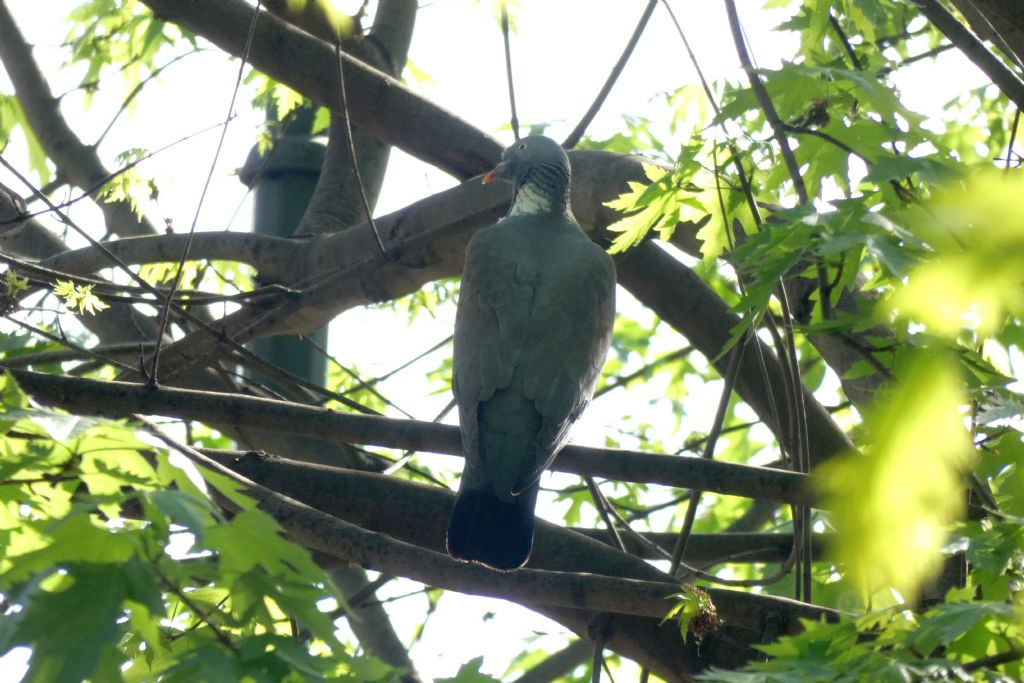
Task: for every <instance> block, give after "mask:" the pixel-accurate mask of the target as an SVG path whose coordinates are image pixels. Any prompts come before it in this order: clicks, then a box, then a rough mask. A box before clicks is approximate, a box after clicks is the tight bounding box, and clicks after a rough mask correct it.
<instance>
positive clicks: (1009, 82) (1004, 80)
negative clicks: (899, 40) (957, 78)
mask: <svg viewBox="0 0 1024 683" xmlns="http://www.w3.org/2000/svg"><path fill="white" fill-rule="evenodd" d="M914 4H915V5H916V6H917V8H918V9H919V10H921V14H923V15H925V16H926V17H927V18H928V21H930V22H932V24H934V25H935V28H937V29H939V30H940V31H942V34H943V35H945V36H946V37H947V38H949V40H950V41H951V42H952V43H953V44H954V45H956V46H957V47H958V48H959V49H960V51H961V52H963V53H964V55H966V56H967V59H969V60H971V61H972V62H973V63H974V65H975V66H977V67H978V68H979V69H981V70H982V71H983V72H984V73H985V75H986V76H988V77H989V78H990V79H992V82H993V83H995V84H996V87H998V88H999V89H1000V90H1001V91H1002V92H1003V94H1004V95H1006V97H1007V98H1009V100H1010V101H1011V102H1013V103H1014V104H1016V105H1017V108H1018V109H1024V80H1021V78H1020V76H1018V75H1017V74H1015V73H1014V72H1013V71H1011V70H1010V69H1009V67H1007V66H1006V64H1004V63H1003V62H1002V61H1001V60H1000V59H999V58H998V57H996V56H995V55H994V54H992V53H991V52H990V51H989V49H988V48H987V47H985V44H984V43H982V42H981V41H980V40H978V37H977V36H976V35H974V34H973V33H971V30H970V29H969V28H967V27H966V26H964V25H963V24H961V23H960V21H959V20H958V19H957V18H956V17H954V16H953V15H952V14H951V13H950V11H949V10H947V9H946V8H945V7H944V6H943V5H942V3H940V2H938V0H914Z"/></svg>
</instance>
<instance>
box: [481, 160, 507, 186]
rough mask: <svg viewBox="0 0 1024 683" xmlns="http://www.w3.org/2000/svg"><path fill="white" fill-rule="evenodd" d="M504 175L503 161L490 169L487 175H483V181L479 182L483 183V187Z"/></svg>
mask: <svg viewBox="0 0 1024 683" xmlns="http://www.w3.org/2000/svg"><path fill="white" fill-rule="evenodd" d="M504 173H505V162H504V161H503V162H501V163H500V164H498V165H497V166H495V167H494V168H492V169H491V170H490V171H489V172H488V173H487V175H485V176H484V177H483V180H482V181H481V182H483V184H484V185H487V184H488V183H491V182H494V180H495V179H497V178H500V177H501V176H502V175H504Z"/></svg>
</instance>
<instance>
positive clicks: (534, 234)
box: [447, 135, 615, 571]
mask: <svg viewBox="0 0 1024 683" xmlns="http://www.w3.org/2000/svg"><path fill="white" fill-rule="evenodd" d="M570 178H571V169H570V165H569V158H568V156H567V155H566V153H565V151H564V150H563V149H562V147H561V146H560V145H559V144H558V143H557V142H555V141H554V140H552V139H550V138H548V137H544V136H541V135H531V136H529V137H524V138H522V139H520V140H519V141H517V142H516V143H515V144H513V145H512V146H511V147H509V148H508V149H506V150H505V151H504V153H503V154H502V158H501V163H499V164H498V165H497V166H496V167H495V168H494V169H493V170H492V171H491V172H489V173H487V174H486V175H485V176H484V177H483V182H484V183H490V182H491V181H494V180H497V179H503V180H506V181H509V182H511V183H512V185H513V188H514V191H513V198H512V204H511V206H510V208H509V210H508V214H507V215H506V216H505V217H504V218H503V219H502V220H500V221H498V222H497V223H495V224H494V225H491V226H489V227H486V228H483V229H481V230H478V231H477V232H476V234H474V235H473V237H472V238H471V239H470V241H469V243H468V245H467V247H466V259H465V266H464V268H463V272H462V284H461V289H460V293H459V301H458V307H457V311H456V316H455V334H454V348H453V353H452V355H453V359H452V392H453V393H454V394H455V399H456V403H457V404H458V412H459V425H460V429H461V432H462V447H463V451H464V454H465V459H466V461H465V466H464V469H463V472H462V478H461V480H460V482H459V490H458V493H457V495H456V499H455V505H454V507H453V509H452V513H451V518H450V521H449V525H448V534H447V550H448V554H449V555H450V556H452V557H453V558H455V559H458V560H463V561H472V562H478V563H480V564H483V565H486V566H488V567H490V568H492V569H496V570H501V571H512V570H515V569H518V568H519V567H521V566H523V565H524V564H526V562H527V560H528V559H529V557H530V553H531V551H532V548H533V527H534V508H535V506H536V503H537V493H538V491H539V489H540V476H541V474H542V473H543V471H544V470H545V468H547V467H548V466H549V465H550V464H551V463H552V461H553V460H554V459H555V456H557V455H558V452H559V450H561V448H562V447H563V446H564V445H565V443H566V441H567V440H568V438H569V428H570V426H571V425H572V423H573V422H575V421H576V420H577V419H578V418H579V417H580V415H581V414H582V413H583V410H584V409H585V408H586V407H587V405H588V403H589V402H590V400H591V398H592V397H593V393H594V388H595V386H596V384H597V381H598V379H599V377H600V374H601V369H602V367H603V366H604V362H605V358H606V356H607V354H608V348H609V345H610V344H611V338H612V327H613V325H614V321H615V265H614V262H613V261H612V258H611V257H610V256H609V255H608V253H607V252H606V251H605V250H604V249H602V248H601V247H600V246H598V245H597V244H595V243H594V242H592V241H591V240H590V238H588V237H587V235H586V234H585V233H584V232H583V229H582V228H580V226H579V223H577V222H576V219H575V217H574V216H573V214H572V210H571V207H570V203H569V185H570Z"/></svg>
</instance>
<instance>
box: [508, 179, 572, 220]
mask: <svg viewBox="0 0 1024 683" xmlns="http://www.w3.org/2000/svg"><path fill="white" fill-rule="evenodd" d="M552 213H558V214H568V213H569V207H568V206H567V204H566V202H565V201H564V200H562V199H561V198H555V197H552V196H551V193H550V191H545V190H544V189H543V188H541V187H539V186H538V185H536V184H534V183H531V182H529V181H527V182H525V183H523V184H522V185H520V186H519V189H518V190H517V191H516V196H515V198H514V199H513V200H512V208H510V209H509V210H508V215H509V216H535V215H538V214H552Z"/></svg>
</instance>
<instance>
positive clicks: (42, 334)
mask: <svg viewBox="0 0 1024 683" xmlns="http://www.w3.org/2000/svg"><path fill="white" fill-rule="evenodd" d="M4 317H5V318H6V319H7V320H9V321H11V322H12V323H14V324H15V325H17V326H18V327H20V328H22V329H23V330H27V331H28V332H31V333H32V334H36V335H39V336H40V337H43V338H44V339H49V340H50V341H52V342H57V343H58V344H61V345H63V346H66V347H68V348H69V349H73V350H75V351H77V352H78V353H80V354H82V355H85V356H88V357H89V358H92V359H93V360H97V361H100V362H101V363H103V364H104V365H112V366H114V367H118V368H121V369H122V370H129V371H131V372H135V368H133V367H132V366H130V365H126V364H125V363H122V362H121V361H118V360H114V359H113V358H108V357H106V356H104V355H102V354H101V353H99V352H96V351H93V350H92V349H87V348H85V347H84V346H79V345H78V344H76V343H74V342H72V341H70V340H69V339H67V337H64V336H58V335H56V334H53V333H51V332H47V331H46V330H43V329H40V328H38V327H35V326H33V325H29V324H28V323H23V322H21V321H20V320H18V319H17V318H14V317H12V316H9V315H7V316H4ZM10 360H11V361H16V360H18V359H17V357H15V358H12V359H10ZM0 365H2V366H3V367H13V366H12V365H10V364H8V363H7V362H6V361H4V362H3V363H0Z"/></svg>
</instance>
